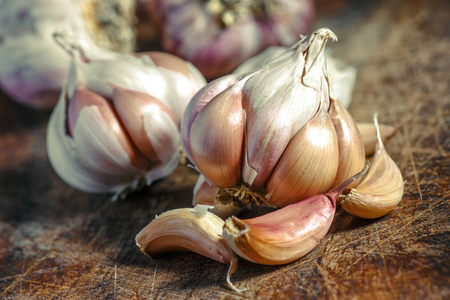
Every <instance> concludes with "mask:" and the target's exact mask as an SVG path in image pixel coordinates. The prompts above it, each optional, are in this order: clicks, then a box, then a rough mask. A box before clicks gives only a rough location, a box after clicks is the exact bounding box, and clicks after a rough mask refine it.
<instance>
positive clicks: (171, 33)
mask: <svg viewBox="0 0 450 300" xmlns="http://www.w3.org/2000/svg"><path fill="white" fill-rule="evenodd" d="M145 2H146V4H147V7H148V11H149V14H150V17H151V18H152V21H154V23H155V24H156V26H157V27H158V28H159V31H160V35H161V40H162V47H163V49H164V51H167V52H169V53H172V54H175V55H177V56H179V57H181V58H183V59H185V60H188V61H191V62H192V63H193V64H194V65H195V66H196V67H197V68H198V69H199V70H200V71H201V72H202V73H203V75H205V77H206V78H207V79H208V80H211V79H214V78H217V77H219V76H224V75H226V74H229V73H230V72H231V71H233V69H235V68H236V67H237V66H238V65H239V64H240V63H241V62H243V61H244V60H246V59H248V58H250V57H252V56H254V55H256V54H258V53H259V52H261V51H262V50H264V49H265V48H267V47H269V46H276V45H291V44H293V43H294V42H295V41H296V40H297V39H298V36H299V35H300V34H306V33H307V32H308V31H309V28H310V26H311V24H312V21H313V18H314V13H315V12H314V1H312V0H256V1H240V0H236V1H229V0H206V1H205V0H192V1H177V0H147V1H145Z"/></svg>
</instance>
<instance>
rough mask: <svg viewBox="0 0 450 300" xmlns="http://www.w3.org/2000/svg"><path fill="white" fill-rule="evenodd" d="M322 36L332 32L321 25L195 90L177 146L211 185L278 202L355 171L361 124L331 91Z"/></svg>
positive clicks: (247, 199) (251, 199)
mask: <svg viewBox="0 0 450 300" xmlns="http://www.w3.org/2000/svg"><path fill="white" fill-rule="evenodd" d="M328 38H332V39H336V36H335V35H334V33H333V32H331V31H330V30H329V29H326V28H324V29H319V30H317V31H316V32H315V33H314V34H313V35H312V37H311V38H310V40H309V41H308V42H306V41H305V40H304V39H303V40H302V41H300V42H299V43H297V44H295V45H294V46H292V47H291V48H290V49H289V51H286V52H284V53H283V54H282V55H281V56H280V57H278V58H277V59H274V60H272V61H271V62H269V63H267V64H265V65H263V66H262V68H260V69H259V70H257V71H254V72H252V73H249V74H245V75H238V74H233V75H229V76H225V77H222V78H219V79H217V80H215V81H213V82H211V83H209V84H208V85H207V86H206V87H204V88H203V89H202V90H200V91H199V92H198V93H197V94H196V95H195V96H194V97H193V99H192V100H191V102H190V103H189V106H188V108H187V110H186V113H185V115H184V119H183V124H182V139H183V148H184V150H185V153H186V155H187V157H188V158H189V159H190V160H191V161H192V162H193V163H194V164H195V166H196V168H197V169H198V170H199V171H200V173H202V174H203V175H204V176H205V178H206V181H207V182H208V183H209V184H210V185H212V186H215V187H218V188H220V189H223V190H224V191H225V192H226V193H229V194H230V195H233V194H236V193H238V194H240V197H241V198H242V199H241V201H242V202H244V203H249V204H258V205H267V206H274V207H283V206H287V205H289V204H292V203H295V202H298V201H300V200H302V199H306V198H308V197H310V196H313V195H317V194H322V193H325V192H327V191H329V190H330V189H331V188H332V187H334V186H336V185H338V184H340V183H342V182H343V181H345V180H346V179H347V178H348V177H350V176H351V175H352V174H355V173H356V172H358V171H359V170H361V168H362V167H363V166H364V162H365V154H364V147H363V144H362V141H361V137H360V134H359V131H358V129H357V127H356V124H355V122H354V120H353V118H352V117H351V116H350V115H349V114H348V112H347V111H346V109H345V108H344V107H342V105H341V104H340V102H339V101H338V100H337V99H334V98H332V97H333V96H332V94H331V92H330V83H329V78H328V72H327V70H326V61H325V56H324V47H325V43H326V41H327V39H328ZM340 154H342V155H340ZM311 162H314V163H311Z"/></svg>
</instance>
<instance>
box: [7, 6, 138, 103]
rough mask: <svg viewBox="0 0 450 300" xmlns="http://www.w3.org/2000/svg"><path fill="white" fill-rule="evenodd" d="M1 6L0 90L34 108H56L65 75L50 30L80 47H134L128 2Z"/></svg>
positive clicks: (67, 61)
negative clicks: (67, 36)
mask: <svg viewBox="0 0 450 300" xmlns="http://www.w3.org/2000/svg"><path fill="white" fill-rule="evenodd" d="M0 7H1V10H0V88H1V89H2V90H3V91H4V92H5V93H7V94H8V95H9V96H10V97H11V98H12V99H13V100H15V101H17V102H20V103H22V104H25V105H27V106H30V107H33V108H38V109H48V108H51V107H53V106H54V105H55V103H56V102H57V100H58V95H59V93H60V91H61V88H62V86H63V84H64V79H65V78H66V77H67V73H68V71H69V66H70V59H69V57H68V56H67V54H66V53H65V52H64V51H63V50H62V49H61V48H60V47H59V46H58V45H57V44H56V43H55V42H54V40H53V37H52V36H53V33H54V32H55V31H58V32H67V33H70V34H72V35H76V36H77V39H78V41H79V43H80V44H83V45H85V46H86V45H94V44H97V45H99V46H101V47H106V48H109V49H114V50H117V51H124V52H128V51H131V50H132V49H133V47H134V43H135V37H134V30H133V22H134V1H133V0H126V1H123V0H121V1H119V0H108V1H101V0H33V1H25V0H0Z"/></svg>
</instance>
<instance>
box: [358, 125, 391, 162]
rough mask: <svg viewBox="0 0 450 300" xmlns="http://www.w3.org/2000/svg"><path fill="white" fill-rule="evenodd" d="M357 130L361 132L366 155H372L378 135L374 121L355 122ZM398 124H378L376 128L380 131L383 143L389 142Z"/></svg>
mask: <svg viewBox="0 0 450 300" xmlns="http://www.w3.org/2000/svg"><path fill="white" fill-rule="evenodd" d="M356 125H357V126H358V130H359V132H360V133H361V137H362V140H363V143H364V148H365V152H366V155H367V156H370V155H373V154H374V153H375V148H376V146H377V142H378V137H377V129H376V127H375V124H374V123H365V122H360V123H356ZM399 128H400V126H396V127H394V126H390V125H383V124H379V125H378V129H379V131H380V136H381V140H382V141H383V143H384V144H385V143H387V142H389V140H390V139H391V138H392V137H393V136H394V135H395V133H396V132H397V130H398V129H399Z"/></svg>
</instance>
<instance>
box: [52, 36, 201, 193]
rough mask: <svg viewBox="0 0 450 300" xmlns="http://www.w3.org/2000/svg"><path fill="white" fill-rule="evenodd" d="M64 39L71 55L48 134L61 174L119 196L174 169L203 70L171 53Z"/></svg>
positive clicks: (91, 189)
mask: <svg viewBox="0 0 450 300" xmlns="http://www.w3.org/2000/svg"><path fill="white" fill-rule="evenodd" d="M58 40H59V42H60V43H61V44H62V45H63V46H65V48H66V50H67V51H69V52H70V53H71V54H72V63H71V68H70V72H69V77H68V78H67V83H66V85H65V86H64V88H63V90H62V93H61V96H60V99H59V102H58V104H57V106H56V107H55V110H54V111H53V113H52V116H51V118H50V121H49V125H48V132H47V152H48V156H49V159H50V162H51V164H52V166H53V168H54V169H55V171H56V172H57V173H58V175H59V176H60V177H61V178H62V179H63V180H64V181H66V182H67V183H68V184H69V185H71V186H73V187H76V188H78V189H81V190H84V191H89V192H113V193H115V198H117V197H118V196H122V195H126V193H127V192H128V191H130V190H131V191H132V190H134V189H138V188H140V187H142V186H144V185H146V184H147V185H150V184H151V183H152V181H154V180H155V179H158V178H162V177H164V176H166V175H168V174H169V173H170V172H172V171H173V169H175V167H176V166H177V165H178V162H179V150H180V147H179V146H180V142H179V140H180V134H179V124H180V122H181V117H182V112H183V110H184V107H185V106H186V105H187V103H188V101H189V99H190V98H191V96H192V95H193V94H194V93H195V92H196V91H197V90H199V89H200V88H201V87H202V86H203V85H204V84H205V83H206V81H205V79H204V78H203V77H202V75H201V74H200V73H199V72H198V70H196V69H195V68H194V67H192V66H191V65H190V64H189V63H187V62H183V61H182V60H181V59H179V58H177V57H174V56H172V55H168V54H160V53H152V52H150V53H147V54H142V55H140V56H141V57H136V56H133V55H128V54H120V53H115V52H111V51H106V50H100V49H84V48H82V47H80V46H78V45H77V44H76V43H75V42H73V41H70V39H69V38H68V37H65V36H58ZM89 50H91V51H89ZM153 57H154V58H155V59H154V60H152V58H153Z"/></svg>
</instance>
